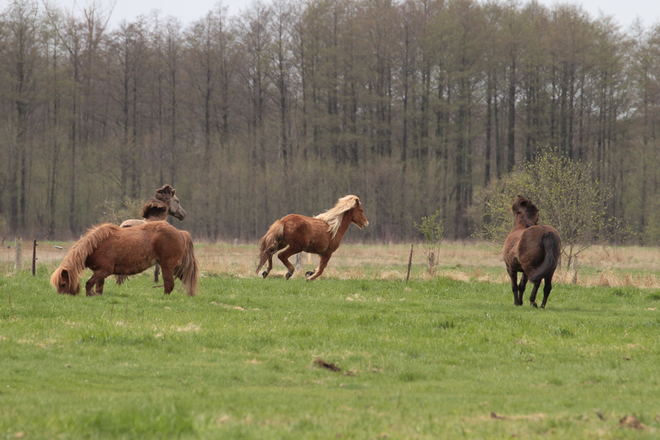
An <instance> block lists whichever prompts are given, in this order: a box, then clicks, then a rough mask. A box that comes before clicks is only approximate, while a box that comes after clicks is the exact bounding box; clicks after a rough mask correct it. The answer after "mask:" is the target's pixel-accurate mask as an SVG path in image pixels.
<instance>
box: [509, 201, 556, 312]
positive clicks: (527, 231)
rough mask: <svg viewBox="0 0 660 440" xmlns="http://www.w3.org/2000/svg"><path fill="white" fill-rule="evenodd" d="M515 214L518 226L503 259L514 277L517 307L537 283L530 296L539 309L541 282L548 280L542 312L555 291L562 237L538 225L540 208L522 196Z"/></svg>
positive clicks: (512, 210)
mask: <svg viewBox="0 0 660 440" xmlns="http://www.w3.org/2000/svg"><path fill="white" fill-rule="evenodd" d="M511 212H512V213H513V217H514V218H515V225H514V228H513V231H511V233H510V234H509V236H508V237H507V238H506V241H505V242H504V249H503V250H502V256H503V258H504V262H505V263H506V270H507V272H508V273H509V276H510V277H511V289H512V290H513V304H514V305H516V306H521V305H522V303H523V299H522V298H523V293H524V292H525V286H526V285H527V280H529V281H531V282H532V283H534V288H533V289H532V294H531V295H530V296H529V305H531V306H532V307H537V305H536V292H537V291H538V290H539V286H540V285H541V280H545V285H544V286H543V303H542V304H541V308H545V304H546V303H547V302H548V296H550V290H552V276H553V275H554V273H555V269H556V268H557V263H558V262H559V256H560V253H561V239H560V238H559V233H558V232H557V230H556V229H555V228H553V227H552V226H547V225H544V226H539V225H537V223H538V220H539V210H538V208H537V207H536V206H534V204H533V203H532V202H531V201H529V200H527V199H526V198H524V197H522V196H518V199H517V200H516V201H515V202H514V203H513V205H512V206H511ZM518 272H522V278H521V279H520V284H518Z"/></svg>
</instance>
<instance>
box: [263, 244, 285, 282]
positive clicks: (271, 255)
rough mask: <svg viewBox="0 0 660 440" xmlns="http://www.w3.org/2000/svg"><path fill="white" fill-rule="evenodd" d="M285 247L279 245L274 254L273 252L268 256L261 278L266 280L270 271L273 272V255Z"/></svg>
mask: <svg viewBox="0 0 660 440" xmlns="http://www.w3.org/2000/svg"><path fill="white" fill-rule="evenodd" d="M286 246H287V245H286V243H279V244H278V246H277V250H276V251H275V252H273V253H272V254H270V255H268V264H267V265H266V270H264V271H263V272H262V273H261V276H262V277H264V278H266V277H267V276H268V274H269V273H270V271H271V270H273V255H275V254H276V253H278V252H279V251H281V250H282V249H284V248H285V247H286ZM290 276H291V275H289V277H290ZM289 277H287V278H286V279H287V280H288V279H289Z"/></svg>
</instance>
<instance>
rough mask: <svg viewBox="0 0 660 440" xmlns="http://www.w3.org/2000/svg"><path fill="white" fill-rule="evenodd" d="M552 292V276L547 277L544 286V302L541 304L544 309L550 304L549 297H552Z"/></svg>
mask: <svg viewBox="0 0 660 440" xmlns="http://www.w3.org/2000/svg"><path fill="white" fill-rule="evenodd" d="M551 290H552V274H551V275H549V276H547V277H545V284H544V285H543V302H542V303H541V308H542V309H545V304H546V303H547V302H548V297H549V296H550V291H551Z"/></svg>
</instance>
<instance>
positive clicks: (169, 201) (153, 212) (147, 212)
mask: <svg viewBox="0 0 660 440" xmlns="http://www.w3.org/2000/svg"><path fill="white" fill-rule="evenodd" d="M168 214H169V215H171V216H172V217H175V218H176V219H178V220H183V219H184V218H186V211H185V210H184V209H183V208H182V207H181V204H180V202H179V198H178V197H177V196H176V190H175V189H174V188H172V186H171V185H164V186H163V187H162V188H160V189H159V190H157V191H156V195H155V196H154V197H153V198H152V199H151V200H149V201H148V202H147V203H145V204H144V206H142V217H143V218H149V217H161V216H164V217H163V218H162V220H165V218H167V215H168Z"/></svg>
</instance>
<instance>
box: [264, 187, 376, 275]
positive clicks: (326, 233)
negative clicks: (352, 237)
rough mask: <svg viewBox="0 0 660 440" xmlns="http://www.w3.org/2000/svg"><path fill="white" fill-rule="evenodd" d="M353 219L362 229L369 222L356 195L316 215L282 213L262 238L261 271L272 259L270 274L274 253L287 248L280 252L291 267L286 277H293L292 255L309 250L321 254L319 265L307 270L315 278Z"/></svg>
mask: <svg viewBox="0 0 660 440" xmlns="http://www.w3.org/2000/svg"><path fill="white" fill-rule="evenodd" d="M351 223H355V224H356V225H357V227H358V228H360V229H363V228H365V227H366V226H369V222H368V221H367V218H366V217H365V216H364V211H363V210H362V205H360V199H359V198H357V197H356V196H345V197H342V198H341V199H339V200H338V201H337V204H336V205H335V206H334V208H332V209H329V210H328V211H326V212H324V213H323V214H319V215H317V216H316V217H314V218H311V217H305V216H302V215H298V214H289V215H287V216H284V217H282V218H281V219H280V220H277V221H276V222H275V223H273V224H272V226H271V227H270V229H268V232H266V235H264V236H263V237H262V239H261V241H260V242H259V247H260V249H261V252H260V254H259V266H258V267H257V273H259V269H261V267H262V266H263V265H264V263H265V262H266V261H268V266H267V268H266V270H265V271H264V272H263V273H262V276H263V277H264V278H266V277H267V276H268V274H269V273H270V271H271V269H272V268H273V255H275V254H276V253H277V252H278V251H280V250H282V249H284V248H286V249H284V251H283V252H281V253H280V254H279V255H278V256H277V258H279V259H280V261H281V262H282V263H283V264H284V265H285V266H286V267H287V269H288V272H287V273H286V279H287V280H288V279H289V278H291V275H293V271H294V270H295V268H294V267H293V265H292V264H291V263H290V262H289V257H290V256H292V255H295V254H297V253H299V252H302V251H305V252H309V253H311V254H317V255H319V257H320V258H321V261H320V263H319V267H318V268H317V269H315V270H313V271H309V272H307V273H306V274H305V278H306V279H307V281H313V280H315V279H316V278H318V277H320V276H321V274H322V273H323V271H324V270H325V266H327V265H328V260H330V257H331V256H332V253H333V252H334V251H336V250H337V248H338V247H339V245H340V244H341V239H342V237H343V236H344V234H345V233H346V230H347V229H348V227H349V226H350V225H351ZM287 246H288V247H287Z"/></svg>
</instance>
